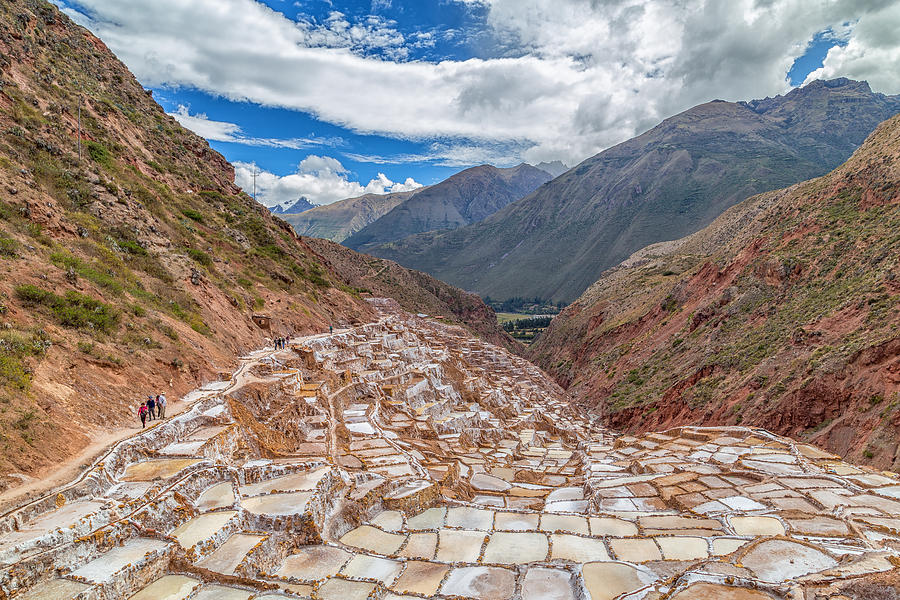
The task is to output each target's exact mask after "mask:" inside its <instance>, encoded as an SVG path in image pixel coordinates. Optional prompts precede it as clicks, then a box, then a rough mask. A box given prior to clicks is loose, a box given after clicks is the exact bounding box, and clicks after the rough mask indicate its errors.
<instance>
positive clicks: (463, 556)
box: [435, 529, 485, 563]
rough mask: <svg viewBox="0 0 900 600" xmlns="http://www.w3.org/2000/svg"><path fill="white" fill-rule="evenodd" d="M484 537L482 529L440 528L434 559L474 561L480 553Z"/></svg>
mask: <svg viewBox="0 0 900 600" xmlns="http://www.w3.org/2000/svg"><path fill="white" fill-rule="evenodd" d="M484 537H485V533H484V532H483V531H469V530H460V529H442V530H441V531H440V533H439V534H438V551H437V555H436V556H435V560H439V561H443V562H469V563H473V562H476V561H477V560H478V556H479V555H480V554H481V546H482V543H483V542H484Z"/></svg>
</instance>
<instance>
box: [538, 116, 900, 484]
mask: <svg viewBox="0 0 900 600" xmlns="http://www.w3.org/2000/svg"><path fill="white" fill-rule="evenodd" d="M533 358H534V360H536V361H537V362H538V364H540V365H541V366H542V367H543V368H544V369H546V370H548V371H549V372H550V373H552V374H553V375H554V376H555V377H556V378H557V380H558V381H559V382H561V383H562V384H563V385H564V386H565V387H568V388H569V390H570V391H571V392H572V393H574V395H575V396H576V397H577V399H578V401H579V402H580V403H581V404H582V405H583V406H584V407H585V409H587V410H589V411H592V412H594V413H595V414H599V415H602V416H603V417H604V418H605V419H606V420H607V421H608V423H609V424H610V425H611V426H612V427H616V428H624V429H628V430H632V431H638V430H640V431H647V430H654V429H665V428H667V427H671V426H676V425H681V424H685V423H703V424H705V425H713V424H738V423H740V424H742V425H758V426H762V427H766V428H768V429H770V430H774V431H777V432H781V433H785V434H788V435H791V436H792V437H795V438H798V439H807V440H810V441H812V442H814V443H816V444H818V445H821V446H824V447H827V448H829V449H831V450H833V451H835V452H837V453H840V454H842V455H849V456H851V457H853V458H855V459H858V460H860V461H865V462H871V463H874V464H875V465H878V466H880V467H885V468H891V469H894V470H896V469H897V468H898V466H900V451H898V442H900V437H898V431H900V430H898V427H900V116H897V117H894V118H892V119H891V120H889V121H887V122H886V123H884V124H883V125H881V126H880V127H879V128H878V129H877V130H876V131H875V132H874V133H873V134H872V135H871V136H870V137H869V139H868V140H867V141H866V142H865V144H864V145H863V146H862V147H861V148H860V149H859V150H858V151H857V152H856V153H854V155H853V156H852V157H851V158H850V159H849V160H848V161H847V162H846V163H845V164H844V165H842V166H841V167H840V168H838V169H836V170H835V171H833V172H832V173H830V174H828V175H825V176H823V177H820V178H818V179H813V180H811V181H807V182H805V183H801V184H797V185H794V186H793V187H790V188H787V189H784V190H780V191H776V192H769V193H765V194H762V195H759V196H755V197H753V198H750V199H748V200H746V201H745V202H743V203H741V204H739V205H737V206H735V207H733V208H731V209H730V210H728V211H726V212H725V213H724V214H723V215H722V216H720V217H719V218H718V219H716V220H715V221H714V222H713V223H712V224H711V225H710V226H709V227H707V228H705V229H703V230H701V231H700V232H698V233H696V234H694V235H691V236H689V237H687V238H684V239H681V240H678V241H676V242H670V243H664V244H657V245H655V246H650V247H648V248H645V249H644V250H642V251H641V252H639V253H637V254H635V255H634V256H632V257H631V258H630V259H629V260H628V261H626V262H625V263H623V264H621V265H619V266H618V267H616V268H614V269H611V270H609V271H607V272H606V273H604V274H603V276H602V277H601V278H600V279H599V280H598V281H597V282H596V283H595V284H594V285H593V286H591V287H590V289H588V290H587V291H586V292H585V293H584V295H582V296H581V298H579V299H578V300H577V301H576V302H575V303H574V304H572V305H571V306H570V307H568V308H567V309H566V310H565V311H564V312H563V313H562V314H561V315H560V316H559V317H557V318H556V319H554V321H553V323H552V324H551V326H550V328H549V329H548V330H547V331H546V332H545V334H544V335H543V337H542V338H541V339H540V340H539V341H538V342H537V343H536V344H535V346H533Z"/></svg>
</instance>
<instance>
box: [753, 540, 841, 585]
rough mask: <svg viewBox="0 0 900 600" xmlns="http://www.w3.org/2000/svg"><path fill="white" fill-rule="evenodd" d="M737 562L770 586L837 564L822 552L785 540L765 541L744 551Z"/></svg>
mask: <svg viewBox="0 0 900 600" xmlns="http://www.w3.org/2000/svg"><path fill="white" fill-rule="evenodd" d="M741 563H742V564H743V565H744V566H745V567H747V568H748V569H750V570H751V571H753V573H754V574H756V576H757V577H759V578H760V579H761V580H762V581H767V582H770V583H781V582H782V581H787V580H789V579H793V578H795V577H800V576H801V575H806V574H808V573H818V572H819V571H824V570H825V569H830V568H832V567H834V566H835V565H837V561H836V560H835V559H833V558H831V557H830V556H828V555H827V554H825V553H824V552H821V551H819V550H816V549H815V548H811V547H809V546H806V545H803V544H798V543H796V542H791V541H788V540H766V541H764V542H762V543H761V544H758V545H757V546H754V547H753V548H751V549H750V550H748V551H747V553H746V554H745V555H744V556H743V557H742V558H741Z"/></svg>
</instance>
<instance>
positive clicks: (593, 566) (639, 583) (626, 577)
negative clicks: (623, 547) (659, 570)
mask: <svg viewBox="0 0 900 600" xmlns="http://www.w3.org/2000/svg"><path fill="white" fill-rule="evenodd" d="M581 577H582V579H583V580H584V587H585V588H586V589H587V592H588V596H589V597H590V599H591V600H613V598H618V597H619V596H620V595H622V594H626V593H628V592H634V591H636V590H639V589H641V588H644V587H647V585H649V584H650V583H652V582H653V581H654V580H655V579H656V577H655V576H654V575H653V574H652V573H650V572H649V571H645V570H641V569H638V568H637V567H634V566H632V565H629V564H625V563H620V562H594V563H588V564H586V565H584V567H583V568H582V569H581Z"/></svg>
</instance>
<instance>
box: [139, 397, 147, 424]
mask: <svg viewBox="0 0 900 600" xmlns="http://www.w3.org/2000/svg"><path fill="white" fill-rule="evenodd" d="M138 416H139V417H140V418H141V429H143V428H144V427H146V426H147V405H146V404H145V403H144V402H141V407H140V408H139V409H138Z"/></svg>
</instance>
